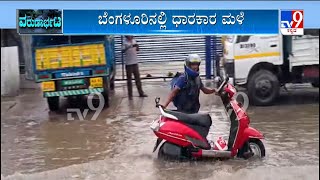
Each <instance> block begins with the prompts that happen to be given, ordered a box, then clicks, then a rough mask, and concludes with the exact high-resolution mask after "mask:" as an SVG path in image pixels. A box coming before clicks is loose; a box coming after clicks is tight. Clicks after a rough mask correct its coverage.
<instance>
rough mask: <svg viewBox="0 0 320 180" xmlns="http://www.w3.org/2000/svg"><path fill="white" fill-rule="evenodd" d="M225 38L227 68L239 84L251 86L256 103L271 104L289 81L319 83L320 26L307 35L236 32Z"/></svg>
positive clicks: (249, 88) (316, 84) (251, 94)
mask: <svg viewBox="0 0 320 180" xmlns="http://www.w3.org/2000/svg"><path fill="white" fill-rule="evenodd" d="M306 32H308V31H307V30H306ZM314 32H315V33H314ZM224 39H225V41H224V42H223V44H224V56H223V65H224V69H225V72H226V74H228V76H229V77H231V78H233V81H234V82H233V83H234V84H235V85H240V86H244V87H246V88H247V90H248V95H249V98H250V100H251V101H250V102H251V103H253V104H256V105H270V104H271V103H272V102H274V100H275V98H276V97H277V96H278V93H279V88H280V86H281V85H284V84H285V83H302V82H311V83H312V84H313V85H314V86H319V30H316V31H314V30H313V31H312V34H311V35H304V36H282V35H278V34H275V35H241V36H240V35H236V36H227V37H225V38H224Z"/></svg>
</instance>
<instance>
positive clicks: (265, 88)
mask: <svg viewBox="0 0 320 180" xmlns="http://www.w3.org/2000/svg"><path fill="white" fill-rule="evenodd" d="M279 90H280V85H279V80H278V78H277V76H276V75H274V74H273V73H272V72H270V71H268V70H259V71H257V72H255V73H254V74H253V75H252V76H251V77H250V79H249V82H248V96H249V99H250V101H251V102H252V104H253V105H257V106H268V105H271V104H272V103H273V101H274V100H275V99H276V98H277V97H278V95H279Z"/></svg>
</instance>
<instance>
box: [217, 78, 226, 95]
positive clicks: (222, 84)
mask: <svg viewBox="0 0 320 180" xmlns="http://www.w3.org/2000/svg"><path fill="white" fill-rule="evenodd" d="M228 82H229V77H228V76H227V77H226V78H225V79H224V81H223V82H222V83H221V85H220V87H219V88H218V89H217V91H218V94H221V90H222V88H223V87H224V86H225V85H226V84H227V83H228Z"/></svg>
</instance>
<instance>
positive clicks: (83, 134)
mask: <svg viewBox="0 0 320 180" xmlns="http://www.w3.org/2000/svg"><path fill="white" fill-rule="evenodd" d="M144 90H145V91H146V92H147V93H148V95H149V97H148V98H139V97H135V98H134V99H133V100H132V101H129V100H128V98H127V97H126V88H125V86H123V85H122V84H118V85H117V88H116V91H115V93H113V95H112V97H111V106H110V108H108V109H106V110H104V111H103V112H102V113H101V114H100V115H99V117H98V119H97V120H89V119H90V117H91V116H92V115H93V114H94V112H89V115H88V117H87V118H86V120H84V121H80V120H78V119H76V120H74V121H68V120H67V112H66V111H65V110H62V111H61V112H58V113H51V112H50V113H49V112H48V108H47V105H46V101H45V99H43V98H42V96H41V93H40V91H39V90H38V89H28V90H24V91H23V92H22V93H21V95H20V96H19V97H17V98H6V99H2V102H1V105H2V107H1V176H2V178H4V177H6V178H4V179H32V180H33V179H39V180H40V179H41V180H43V179H47V180H51V179H94V180H97V179H150V180H153V179H159V180H160V179H237V180H239V179H255V180H256V179H308V180H309V179H310V180H312V179H319V175H318V171H319V89H315V88H311V87H300V88H296V89H294V90H293V89H292V90H290V89H289V91H290V92H289V93H288V92H285V93H283V94H282V96H281V97H280V99H279V101H278V102H277V105H275V106H270V107H249V109H248V113H249V116H250V118H251V125H252V126H253V127H255V128H257V129H258V130H260V131H261V132H262V133H264V135H265V136H266V140H265V143H266V144H265V145H266V158H264V159H263V160H258V159H254V160H249V161H246V160H242V159H233V160H227V161H211V160H207V161H192V162H163V161H160V160H157V158H156V157H155V155H154V154H152V149H153V146H154V142H155V140H156V138H155V136H154V135H153V133H152V131H151V130H150V128H149V125H150V123H151V121H152V120H154V119H155V118H158V117H159V112H158V109H156V108H155V104H154V97H156V96H160V97H161V98H162V100H164V98H165V97H166V94H167V93H168V91H169V84H168V82H167V83H164V82H144ZM136 94H137V93H136ZM201 102H202V108H201V111H203V112H209V113H210V114H211V115H212V117H213V124H214V125H213V127H212V132H213V133H212V135H213V136H219V135H223V136H226V137H227V136H228V133H229V130H228V128H229V122H228V120H227V119H225V118H224V116H222V115H221V114H220V112H221V111H223V107H222V105H221V101H220V99H219V98H218V97H215V96H214V95H210V96H208V95H202V96H201ZM83 103H85V100H84V102H83ZM61 106H62V108H61V109H66V108H67V107H78V106H80V107H82V106H81V105H79V104H78V103H76V104H73V103H68V102H67V101H66V100H64V101H62V102H61ZM210 135H211V134H210Z"/></svg>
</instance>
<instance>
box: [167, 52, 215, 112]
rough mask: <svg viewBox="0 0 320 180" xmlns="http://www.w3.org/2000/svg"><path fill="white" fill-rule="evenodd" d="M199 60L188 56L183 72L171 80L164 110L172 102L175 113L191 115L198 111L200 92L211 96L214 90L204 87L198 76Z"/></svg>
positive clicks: (195, 55)
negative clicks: (175, 109) (175, 108)
mask: <svg viewBox="0 0 320 180" xmlns="http://www.w3.org/2000/svg"><path fill="white" fill-rule="evenodd" d="M200 63H201V58H200V56H199V55H198V54H190V55H188V57H187V58H186V60H185V64H184V70H185V72H184V73H183V74H181V75H178V77H176V78H174V79H173V80H172V86H171V89H172V90H171V93H170V94H169V97H168V99H167V101H166V103H165V104H164V105H163V107H164V108H167V106H168V105H169V104H170V102H173V104H174V105H175V106H176V107H177V111H179V112H183V113H188V114H193V113H198V112H199V109H200V102H199V95H200V90H201V91H202V92H203V93H205V94H213V93H215V92H216V90H215V89H209V88H206V87H204V85H203V83H202V81H201V78H200V76H199V66H200Z"/></svg>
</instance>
